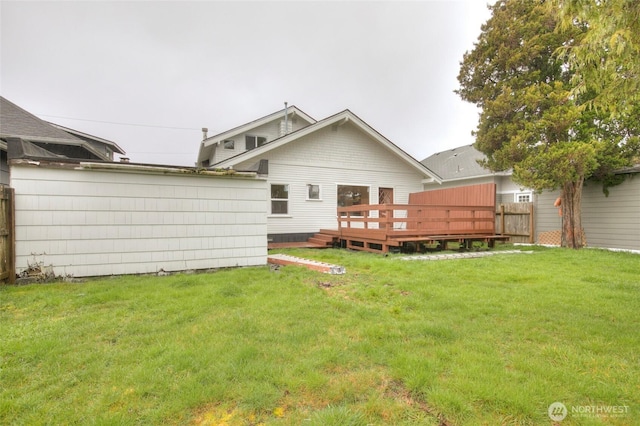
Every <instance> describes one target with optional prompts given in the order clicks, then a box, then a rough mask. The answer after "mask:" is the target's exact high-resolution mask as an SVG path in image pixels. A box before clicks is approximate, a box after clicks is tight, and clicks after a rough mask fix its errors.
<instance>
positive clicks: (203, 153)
mask: <svg viewBox="0 0 640 426" xmlns="http://www.w3.org/2000/svg"><path fill="white" fill-rule="evenodd" d="M286 111H287V116H288V117H290V118H293V117H300V118H302V119H303V120H305V121H306V122H307V123H309V124H313V123H316V120H315V119H314V118H313V117H311V116H310V115H307V114H306V113H305V112H304V111H302V110H301V109H299V108H298V107H296V106H294V105H292V106H290V107H287V109H286ZM284 114H285V110H284V109H282V110H280V111H277V112H274V113H273V114H269V115H266V116H264V117H262V118H258V119H257V120H254V121H251V122H249V123H246V124H243V125H241V126H238V127H234V128H233V129H230V130H227V131H225V132H223V133H219V134H217V135H213V136H209V137H207V138H205V139H204V140H203V141H202V143H201V145H200V151H199V152H198V164H201V163H202V162H203V161H205V160H207V159H209V158H210V157H211V152H212V151H213V149H214V148H215V145H216V144H217V143H219V142H221V141H223V140H225V139H230V138H232V137H234V136H235V135H238V134H241V133H245V132H248V131H250V130H251V129H255V128H256V127H260V126H262V125H264V124H267V123H269V122H271V121H274V120H278V119H284Z"/></svg>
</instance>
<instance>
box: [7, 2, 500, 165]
mask: <svg viewBox="0 0 640 426" xmlns="http://www.w3.org/2000/svg"><path fill="white" fill-rule="evenodd" d="M0 8H1V9H0V20H1V22H0V24H1V25H0V26H1V30H0V31H1V34H0V35H1V39H0V43H1V46H0V47H1V49H0V54H1V57H0V61H1V62H0V92H1V94H2V96H4V97H5V98H7V99H9V100H10V101H12V102H14V103H16V104H17V105H18V106H20V107H22V108H24V109H26V110H27V111H29V112H31V113H33V114H35V115H37V116H38V117H40V118H42V119H44V120H47V121H52V122H54V123H58V124H61V125H63V126H67V127H71V128H74V129H77V130H80V131H83V132H86V133H90V134H94V135H96V136H100V137H103V138H105V139H109V140H112V141H114V142H116V143H117V144H118V145H120V146H121V147H122V148H123V149H124V150H125V151H127V155H128V156H129V157H130V158H131V161H134V162H144V163H156V164H170V165H189V166H191V165H194V163H195V161H196V156H197V151H198V146H199V143H200V141H201V139H202V132H201V130H200V129H201V128H202V127H208V128H209V135H214V134H217V133H221V132H223V131H225V130H228V129H230V128H233V127H236V126H239V125H241V124H244V123H246V122H249V121H252V120H254V119H257V118H260V117H263V116H265V115H268V114H271V113H273V112H276V111H278V110H280V109H283V108H284V102H285V101H286V102H288V103H289V105H295V106H297V107H298V108H300V109H301V110H303V111H304V112H306V113H307V114H309V115H310V116H312V117H313V118H315V119H316V120H320V119H323V118H325V117H327V116H330V115H333V114H335V113H337V112H340V111H342V110H345V109H350V110H351V111H352V112H353V113H355V114H356V115H358V116H359V117H360V118H361V119H363V120H364V121H365V122H367V123H368V124H369V125H371V126H372V127H373V128H375V129H376V130H377V131H378V132H380V133H382V134H383V135H384V136H386V137H387V138H388V139H390V140H391V141H392V142H393V143H395V144H396V145H398V146H399V147H400V148H402V149H404V150H405V151H407V152H408V153H409V154H411V155H412V156H414V157H415V158H416V159H418V160H422V159H424V158H426V157H427V156H429V155H431V154H433V153H435V152H438V151H442V150H446V149H451V148H454V147H457V146H461V145H466V144H470V143H473V138H472V136H471V131H472V130H473V129H475V127H476V124H477V117H478V115H477V110H476V108H475V107H474V106H473V105H470V104H468V103H465V102H463V101H462V100H461V99H460V98H459V97H458V95H456V94H455V93H453V90H455V89H456V88H457V87H458V83H457V80H456V77H457V75H458V70H459V63H460V61H461V60H462V55H463V54H464V52H465V51H467V50H471V49H472V48H473V43H474V42H475V41H476V40H477V37H478V35H479V34H480V26H481V25H482V24H483V23H484V22H485V21H486V20H487V19H488V18H489V17H490V14H489V11H488V10H487V7H486V1H483V0H451V1H445V0H442V1H407V2H403V1H388V2H370V1H357V2H337V1H321V2H309V1H298V2H290V1H287V2H274V1H259V2H244V1H234V2H219V1H198V2H195V1H194V2H185V1H180V2H160V1H137V2H122V1H108V2H94V1H82V2H69V1H53V2H51V1H47V2H31V1H29V2H23V1H15V2H14V1H4V0H3V1H2V2H1V3H0ZM115 123H118V124H115Z"/></svg>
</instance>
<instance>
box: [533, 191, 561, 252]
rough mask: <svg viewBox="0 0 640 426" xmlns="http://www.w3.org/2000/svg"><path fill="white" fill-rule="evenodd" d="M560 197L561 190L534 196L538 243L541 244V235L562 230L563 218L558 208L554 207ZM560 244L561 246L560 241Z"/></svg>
mask: <svg viewBox="0 0 640 426" xmlns="http://www.w3.org/2000/svg"><path fill="white" fill-rule="evenodd" d="M559 196H560V190H555V191H544V192H542V193H540V194H535V195H534V199H533V202H534V206H533V207H534V208H533V214H534V215H535V217H534V222H535V234H536V242H539V238H540V234H541V233H543V232H552V231H561V230H562V217H561V216H560V215H559V214H558V208H557V207H554V205H553V203H555V201H556V199H557V198H558V197H559ZM558 244H560V242H559V241H558Z"/></svg>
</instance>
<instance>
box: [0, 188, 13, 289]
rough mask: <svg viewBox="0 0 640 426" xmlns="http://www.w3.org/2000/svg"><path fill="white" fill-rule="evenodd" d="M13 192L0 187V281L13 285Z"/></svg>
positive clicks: (11, 189) (10, 189)
mask: <svg viewBox="0 0 640 426" xmlns="http://www.w3.org/2000/svg"><path fill="white" fill-rule="evenodd" d="M14 194H15V192H14V190H13V188H9V187H8V186H4V185H0V281H2V282H5V283H7V282H8V283H9V284H15V282H16V263H15V244H16V243H15V241H16V240H15V213H14V212H15V207H14V199H15V197H14Z"/></svg>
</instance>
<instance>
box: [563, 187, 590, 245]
mask: <svg viewBox="0 0 640 426" xmlns="http://www.w3.org/2000/svg"><path fill="white" fill-rule="evenodd" d="M583 184H584V178H580V179H579V180H577V181H575V182H569V183H565V184H564V186H563V187H562V247H569V248H573V249H579V248H582V247H584V246H586V245H587V242H586V240H585V236H584V230H583V229H582V186H583Z"/></svg>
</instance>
